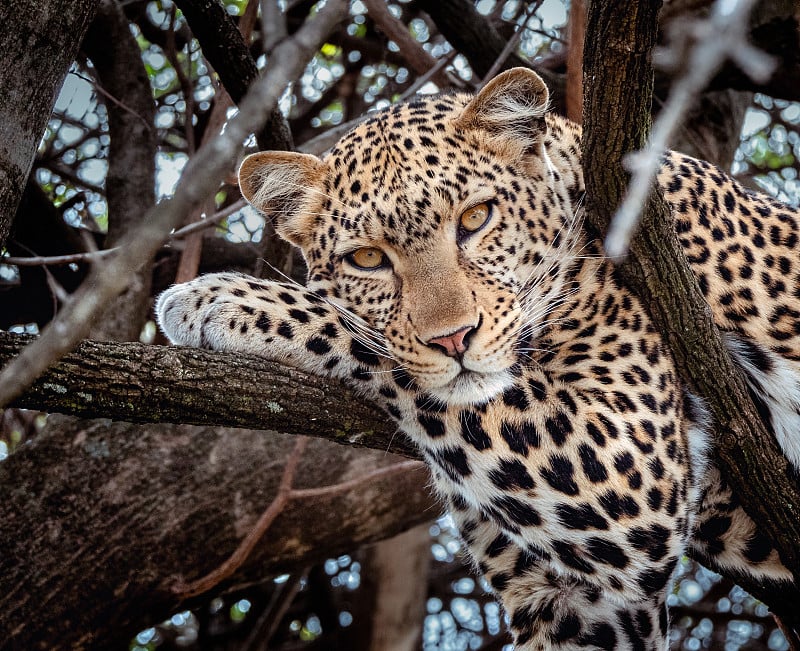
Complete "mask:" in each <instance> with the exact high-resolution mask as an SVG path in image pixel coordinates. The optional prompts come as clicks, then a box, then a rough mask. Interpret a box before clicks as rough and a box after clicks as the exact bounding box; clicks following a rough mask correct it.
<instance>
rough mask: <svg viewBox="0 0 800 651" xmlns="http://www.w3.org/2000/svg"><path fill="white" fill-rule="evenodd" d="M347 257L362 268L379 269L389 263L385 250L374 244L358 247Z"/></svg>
mask: <svg viewBox="0 0 800 651" xmlns="http://www.w3.org/2000/svg"><path fill="white" fill-rule="evenodd" d="M347 259H348V260H349V261H350V263H352V264H353V265H355V266H356V267H359V268H361V269H377V268H379V267H383V266H384V265H386V264H387V260H386V256H385V255H384V253H383V251H381V250H380V249H376V248H375V247H373V246H365V247H363V248H360V249H356V250H355V251H353V252H352V253H350V254H349V255H348V256H347Z"/></svg>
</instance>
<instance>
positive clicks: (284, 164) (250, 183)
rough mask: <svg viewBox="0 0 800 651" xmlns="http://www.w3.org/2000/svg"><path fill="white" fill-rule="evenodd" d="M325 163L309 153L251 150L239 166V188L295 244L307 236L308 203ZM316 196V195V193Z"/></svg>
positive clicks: (319, 182)
mask: <svg viewBox="0 0 800 651" xmlns="http://www.w3.org/2000/svg"><path fill="white" fill-rule="evenodd" d="M325 170H326V166H325V163H323V162H322V160H321V159H319V158H317V157H316V156H311V155H310V154H300V153H297V152H287V151H265V152H259V153H257V154H251V155H250V156H248V157H247V158H245V159H244V161H242V165H241V167H239V189H240V190H241V191H242V195H243V196H244V198H245V199H247V201H249V202H250V203H251V204H252V205H253V206H254V207H255V208H257V209H258V210H260V211H261V212H263V213H264V214H266V215H267V216H268V217H270V218H272V219H273V221H274V224H275V230H277V231H278V233H279V234H280V235H281V236H282V237H284V238H286V239H287V240H289V241H290V242H292V243H293V244H297V245H298V246H302V245H303V242H304V241H305V240H306V239H307V235H308V233H309V227H310V217H311V215H309V213H308V210H307V204H308V201H309V199H310V198H312V197H313V195H314V194H316V193H314V189H315V188H318V187H319V186H321V184H322V181H323V177H324V175H325ZM317 196H318V195H317Z"/></svg>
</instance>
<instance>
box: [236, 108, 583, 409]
mask: <svg viewBox="0 0 800 651" xmlns="http://www.w3.org/2000/svg"><path fill="white" fill-rule="evenodd" d="M470 104H471V103H470V102H469V98H466V97H459V96H450V97H435V98H429V99H424V100H420V101H418V102H415V103H413V104H408V105H401V106H398V107H394V108H392V109H389V110H386V111H384V112H382V113H379V114H378V115H376V116H375V117H373V118H372V119H370V120H369V121H367V122H365V123H363V124H361V125H360V126H359V127H357V128H356V129H355V130H354V131H352V132H351V133H350V134H348V135H347V136H345V137H344V138H343V139H342V140H341V141H340V142H339V143H338V144H337V145H336V147H335V148H334V149H333V150H332V151H331V152H330V153H329V154H328V155H327V156H326V157H325V158H324V159H323V160H319V159H313V160H311V157H303V158H302V160H301V161H300V162H301V163H302V165H303V166H307V169H305V170H304V171H303V174H302V179H297V180H289V181H287V180H286V178H283V179H282V182H283V183H284V187H285V186H286V185H296V186H301V185H302V187H300V188H298V197H297V199H296V200H295V201H294V202H292V208H291V210H292V211H293V214H292V216H291V218H288V219H285V220H280V219H279V220H278V222H277V223H278V229H279V231H280V232H281V234H283V235H284V236H285V237H287V238H288V239H290V240H291V241H293V242H294V243H296V244H298V245H299V246H300V247H301V248H302V250H303V253H304V255H305V258H306V261H307V263H308V267H309V287H310V288H312V289H313V290H315V291H316V292H318V293H319V294H320V295H323V296H325V297H326V298H327V299H328V300H330V301H332V302H334V303H335V304H336V305H338V306H340V307H341V308H343V309H344V310H347V311H348V313H350V314H352V315H355V317H356V318H349V317H348V316H346V315H344V316H343V318H342V321H343V323H344V324H345V325H346V327H349V328H350V329H351V330H352V331H353V332H354V333H355V334H356V335H357V336H358V338H359V339H360V340H361V341H362V342H363V343H364V345H365V347H366V348H368V349H371V350H372V351H374V352H378V353H379V354H385V355H388V356H390V357H391V358H392V359H393V361H394V363H395V364H396V365H397V366H398V367H399V369H401V370H402V372H405V373H406V374H408V376H410V378H411V379H413V381H414V382H415V383H416V385H417V386H418V387H419V388H420V389H422V390H423V391H426V392H427V393H429V394H431V395H433V396H434V397H436V398H438V399H439V400H441V401H443V402H447V403H449V404H454V403H456V404H468V403H480V402H485V401H486V400H488V399H491V398H492V397H494V396H496V395H497V394H498V393H500V392H502V391H503V390H504V389H505V388H507V387H508V386H509V385H510V384H511V383H512V381H513V373H514V368H515V365H516V364H517V362H518V361H519V360H520V357H521V356H523V355H527V354H529V352H530V348H531V347H533V348H535V347H536V336H537V334H538V333H539V332H540V331H541V329H542V328H544V327H545V326H546V324H547V321H548V319H549V318H551V316H552V312H553V310H554V309H555V308H556V307H557V306H558V305H559V304H560V303H561V302H562V301H563V300H564V296H565V293H566V292H567V291H568V287H567V281H566V277H567V274H568V269H569V260H570V256H569V252H570V251H571V248H572V247H573V245H574V241H575V237H574V235H575V233H574V231H575V230H576V229H575V223H576V219H575V215H574V211H573V207H572V205H571V203H570V199H569V194H568V192H567V191H566V190H565V188H564V185H563V182H562V181H561V180H560V178H559V177H558V174H557V173H556V171H555V170H554V168H553V166H552V164H551V163H550V161H549V160H548V158H547V155H546V154H545V152H544V149H543V147H542V146H541V136H542V133H539V134H537V135H536V137H532V138H531V139H530V140H528V141H525V142H522V141H518V140H517V139H514V138H508V137H506V136H505V135H500V136H498V134H497V133H496V132H492V131H490V130H487V129H485V128H481V127H480V126H478V127H475V126H472V125H469V124H468V123H467V122H466V121H465V119H464V116H465V114H466V113H467V112H468V111H469V110H470ZM537 124H538V126H539V128H540V129H542V130H543V129H544V126H543V121H542V120H540V121H539V122H538V123H537ZM258 156H264V155H256V157H258ZM268 156H269V155H268ZM278 156H280V157H281V160H283V158H289V159H291V157H293V156H299V155H296V154H294V155H293V154H282V155H278ZM248 160H249V159H248ZM258 165H259V167H258V168H254V169H256V170H257V171H255V172H250V177H251V178H252V176H253V175H256V176H257V175H258V174H261V175H262V176H261V177H260V178H259V179H258V181H259V183H260V184H261V187H263V186H264V185H267V184H268V183H267V182H266V181H264V178H265V177H264V175H263V170H264V168H265V167H266V166H265V164H264V162H263V161H262V160H259V161H258ZM246 166H247V163H245V165H244V166H243V170H244V173H243V176H245V175H246V174H247V173H248V170H247V168H246ZM283 171H284V172H285V170H283ZM243 188H244V189H245V194H247V189H246V185H244V184H243ZM251 200H253V201H254V203H255V204H256V205H257V206H258V205H259V203H261V204H263V203H264V201H263V200H262V201H260V200H259V197H258V196H255V197H253V199H251ZM364 326H367V329H366V330H365V328H364Z"/></svg>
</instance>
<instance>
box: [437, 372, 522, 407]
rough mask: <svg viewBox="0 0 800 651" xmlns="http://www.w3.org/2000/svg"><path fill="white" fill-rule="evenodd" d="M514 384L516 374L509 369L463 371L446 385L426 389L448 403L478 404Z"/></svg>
mask: <svg viewBox="0 0 800 651" xmlns="http://www.w3.org/2000/svg"><path fill="white" fill-rule="evenodd" d="M512 384H514V376H513V375H512V374H511V373H510V372H509V371H497V372H494V373H476V372H474V371H463V372H461V373H459V374H458V375H457V376H456V377H455V378H454V379H453V380H451V381H450V382H448V383H447V384H445V385H444V386H441V387H437V388H432V389H431V388H428V389H426V393H429V394H430V395H432V396H433V397H435V398H437V399H438V400H440V401H441V402H444V403H446V404H448V405H461V406H467V405H477V404H480V403H483V402H488V401H489V400H491V399H492V398H494V397H496V396H497V395H499V394H501V393H503V391H505V390H506V389H507V388H508V387H510V386H511V385H512Z"/></svg>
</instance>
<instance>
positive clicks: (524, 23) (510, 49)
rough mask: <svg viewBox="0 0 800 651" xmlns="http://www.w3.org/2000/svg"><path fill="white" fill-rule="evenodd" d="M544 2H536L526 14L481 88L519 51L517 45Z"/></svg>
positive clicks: (484, 79) (487, 74) (490, 69)
mask: <svg viewBox="0 0 800 651" xmlns="http://www.w3.org/2000/svg"><path fill="white" fill-rule="evenodd" d="M543 1H544V0H538V1H537V2H534V3H533V4H532V5H531V6H530V7H528V11H527V13H526V14H525V18H523V20H522V22H521V23H520V25H519V27H518V28H517V31H516V32H514V34H513V36H512V37H511V38H510V39H508V43H506V45H505V47H504V48H503V51H502V52H500V56H499V57H497V59H495V61H494V63H493V64H492V67H491V68H489V71H488V72H487V73H486V74H485V75H484V76H483V81H482V82H481V84H480V85H481V88H482V87H483V86H485V85H486V84H487V83H488V82H489V80H490V79H492V77H494V76H495V75H496V74H497V73H498V72H500V69H501V68H502V67H503V64H504V63H505V61H506V59H508V55H509V54H511V53H512V52H513V51H514V50H516V49H517V44H518V43H519V40H520V39H521V38H522V34H523V33H524V32H525V30H526V29H527V28H528V23H529V22H530V20H531V18H533V17H534V15H535V14H536V12H537V11H539V7H541V5H542V2H543Z"/></svg>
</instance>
